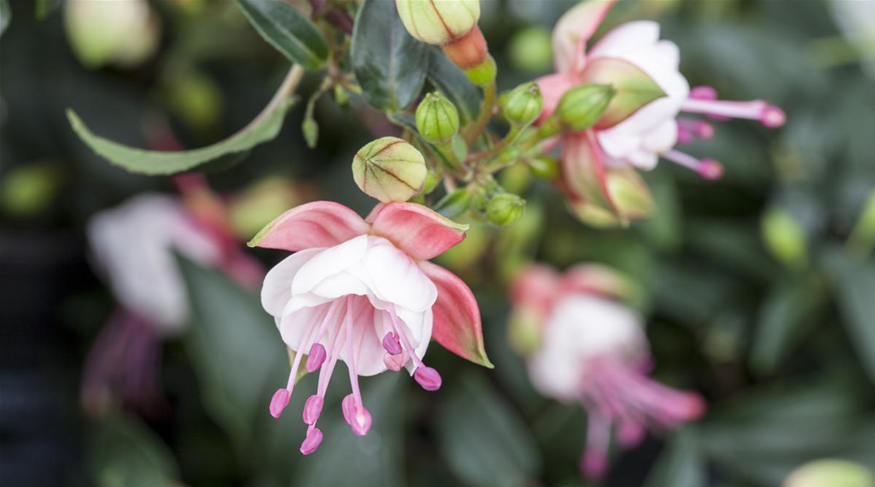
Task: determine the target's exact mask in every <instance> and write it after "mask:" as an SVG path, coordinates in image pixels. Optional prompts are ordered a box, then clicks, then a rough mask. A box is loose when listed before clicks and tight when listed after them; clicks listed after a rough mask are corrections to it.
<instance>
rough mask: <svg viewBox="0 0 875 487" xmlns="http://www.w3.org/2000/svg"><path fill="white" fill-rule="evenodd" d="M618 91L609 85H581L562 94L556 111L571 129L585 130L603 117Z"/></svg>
mask: <svg viewBox="0 0 875 487" xmlns="http://www.w3.org/2000/svg"><path fill="white" fill-rule="evenodd" d="M616 93H617V92H616V91H615V90H614V89H613V88H611V87H610V86H608V85H580V86H576V87H574V88H572V89H570V90H568V91H567V92H565V94H564V95H562V98H561V99H560V100H559V106H558V108H557V109H556V112H557V113H558V114H559V119H560V120H561V121H562V123H564V124H565V125H566V126H567V127H568V128H569V129H571V130H574V131H579V130H584V129H587V128H589V127H591V126H592V125H594V124H595V123H596V122H598V120H599V118H601V116H602V114H603V113H605V110H606V109H607V108H608V105H609V104H610V103H611V99H612V98H613V97H614V95H615V94H616Z"/></svg>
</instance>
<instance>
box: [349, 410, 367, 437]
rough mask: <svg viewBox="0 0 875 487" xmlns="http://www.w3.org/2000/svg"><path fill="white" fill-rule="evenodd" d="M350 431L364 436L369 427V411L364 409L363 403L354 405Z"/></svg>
mask: <svg viewBox="0 0 875 487" xmlns="http://www.w3.org/2000/svg"><path fill="white" fill-rule="evenodd" d="M352 419H353V421H352V424H351V426H352V432H353V433H355V434H356V436H365V435H366V434H368V430H370V429H371V421H372V420H371V413H369V412H368V410H367V409H365V407H364V405H362V406H361V407H356V410H355V414H354V415H353V417H352Z"/></svg>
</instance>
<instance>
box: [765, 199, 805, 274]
mask: <svg viewBox="0 0 875 487" xmlns="http://www.w3.org/2000/svg"><path fill="white" fill-rule="evenodd" d="M760 226H761V229H762V232H763V241H764V242H765V244H766V248H767V249H768V250H769V253H771V254H772V256H773V257H775V258H776V259H778V260H779V261H781V262H782V263H783V264H784V265H786V266H788V267H791V268H799V267H801V266H803V265H804V264H805V262H806V261H807V260H808V248H807V244H806V238H805V232H804V231H803V230H802V227H801V226H800V225H799V223H797V222H796V220H794V219H793V217H792V216H790V214H789V213H787V212H786V211H785V210H782V209H779V208H772V209H769V210H767V211H766V212H765V213H763V216H762V221H761V222H760Z"/></svg>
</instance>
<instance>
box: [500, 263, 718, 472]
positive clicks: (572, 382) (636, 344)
mask: <svg viewBox="0 0 875 487" xmlns="http://www.w3.org/2000/svg"><path fill="white" fill-rule="evenodd" d="M635 292H636V290H635V287H634V285H632V284H631V283H630V282H629V281H627V280H626V279H625V278H623V277H622V276H620V275H619V274H617V273H615V272H614V271H611V270H609V269H607V268H604V267H601V266H596V265H579V266H577V267H574V268H572V269H571V270H569V271H568V272H566V273H565V274H564V275H558V274H557V273H556V272H555V271H553V270H552V269H550V268H548V267H546V266H542V265H533V266H530V267H529V268H528V269H526V270H525V271H524V272H523V273H522V274H521V275H520V276H519V277H518V278H517V279H516V280H515V282H514V285H513V289H512V296H511V299H512V302H513V304H514V308H513V314H512V321H511V326H512V327H528V328H530V329H531V330H533V333H528V334H527V336H529V337H532V339H531V340H530V341H531V342H532V343H529V344H528V345H529V350H528V355H529V357H528V370H529V375H530V377H531V379H532V383H533V384H534V386H535V387H536V388H537V389H538V390H539V391H540V392H541V393H542V394H544V395H546V396H549V397H553V398H555V399H557V400H559V401H562V402H577V403H580V404H581V405H582V406H583V407H584V408H586V410H587V412H588V416H589V425H588V427H587V448H586V452H585V453H584V455H583V458H582V459H581V464H580V468H581V471H582V473H583V474H584V475H586V476H587V477H590V478H598V477H601V476H602V475H603V474H604V472H605V470H606V468H607V460H608V456H607V452H608V446H609V443H610V435H611V428H612V426H613V427H615V431H616V435H617V440H618V441H619V443H620V445H621V446H622V447H624V448H631V447H634V446H636V445H637V444H638V443H639V442H640V441H641V440H642V439H643V437H644V432H645V429H649V430H651V431H654V432H659V431H663V430H666V429H670V428H674V427H677V426H678V425H680V424H682V423H684V422H687V421H691V420H694V419H696V418H698V417H699V416H701V415H702V413H703V412H704V409H705V403H704V401H703V399H702V398H701V397H700V396H699V395H698V394H696V393H692V392H681V391H677V390H675V389H671V388H669V387H666V386H664V385H662V384H659V383H657V382H655V381H653V380H651V379H649V378H648V377H647V374H646V371H647V368H648V367H649V365H650V363H651V357H650V354H649V352H648V343H647V337H646V336H645V334H644V329H643V323H642V318H641V316H640V315H639V314H638V313H636V312H635V311H633V310H632V309H630V308H629V307H627V306H625V305H623V304H621V302H619V301H618V300H619V299H622V298H626V299H629V298H632V297H633V295H634V293H635Z"/></svg>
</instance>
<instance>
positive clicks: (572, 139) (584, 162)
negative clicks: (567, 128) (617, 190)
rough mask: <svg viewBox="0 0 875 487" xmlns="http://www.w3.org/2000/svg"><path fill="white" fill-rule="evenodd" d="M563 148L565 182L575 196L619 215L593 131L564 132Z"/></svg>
mask: <svg viewBox="0 0 875 487" xmlns="http://www.w3.org/2000/svg"><path fill="white" fill-rule="evenodd" d="M562 151H563V153H562V172H563V176H564V179H565V183H566V184H567V185H568V187H569V189H571V191H572V192H573V193H574V194H575V196H577V197H579V198H581V199H583V200H585V201H587V202H589V203H592V204H594V205H596V206H598V207H600V208H602V209H604V210H607V211H610V212H612V213H614V214H616V215H617V216H621V215H620V214H619V211H618V210H617V206H616V204H615V203H614V200H613V198H612V197H611V192H610V190H609V189H608V184H607V179H606V174H605V171H606V168H605V165H604V161H603V160H602V149H601V146H600V145H599V144H598V141H597V140H596V138H595V134H594V133H593V132H592V131H591V130H588V131H586V132H582V133H575V134H567V135H566V137H565V138H564V144H563V146H562Z"/></svg>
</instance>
